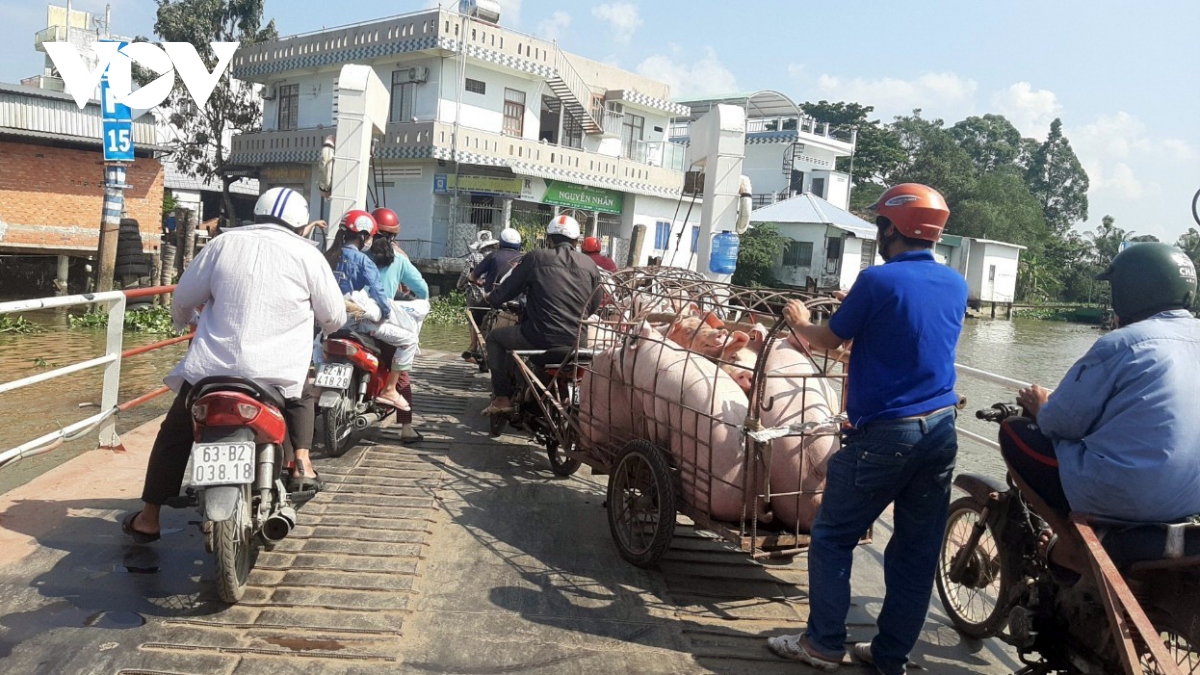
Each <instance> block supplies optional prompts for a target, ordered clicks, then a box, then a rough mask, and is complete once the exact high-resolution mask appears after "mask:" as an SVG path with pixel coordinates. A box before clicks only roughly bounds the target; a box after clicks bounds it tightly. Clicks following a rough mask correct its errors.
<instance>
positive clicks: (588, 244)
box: [583, 237, 600, 253]
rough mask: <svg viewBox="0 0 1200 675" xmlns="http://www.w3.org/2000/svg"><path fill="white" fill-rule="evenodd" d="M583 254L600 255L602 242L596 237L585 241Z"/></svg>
mask: <svg viewBox="0 0 1200 675" xmlns="http://www.w3.org/2000/svg"><path fill="white" fill-rule="evenodd" d="M583 252H584V253H599V252H600V240H599V239H597V238H595V237H588V238H587V239H584V240H583Z"/></svg>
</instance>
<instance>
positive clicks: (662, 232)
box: [654, 220, 671, 251]
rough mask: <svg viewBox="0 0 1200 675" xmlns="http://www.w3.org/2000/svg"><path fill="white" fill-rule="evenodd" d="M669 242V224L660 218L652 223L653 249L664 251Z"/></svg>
mask: <svg viewBox="0 0 1200 675" xmlns="http://www.w3.org/2000/svg"><path fill="white" fill-rule="evenodd" d="M670 243H671V224H670V223H668V222H667V221H665V220H660V221H658V222H657V223H655V224H654V250H655V251H665V250H667V246H669V245H670Z"/></svg>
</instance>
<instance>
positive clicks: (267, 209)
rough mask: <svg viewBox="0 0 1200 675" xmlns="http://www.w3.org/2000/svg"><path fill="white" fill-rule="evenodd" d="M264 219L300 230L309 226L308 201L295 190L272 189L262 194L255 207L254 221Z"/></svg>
mask: <svg viewBox="0 0 1200 675" xmlns="http://www.w3.org/2000/svg"><path fill="white" fill-rule="evenodd" d="M264 217H265V218H267V219H268V220H270V221H271V222H276V223H279V224H280V225H287V226H289V227H293V228H296V229H300V228H302V227H304V226H305V225H307V224H308V200H306V199H305V198H304V197H301V196H300V193H299V192H296V191H295V190H291V189H288V188H284V187H277V188H271V189H270V190H267V191H266V192H264V193H262V196H260V197H259V198H258V203H256V204H255V205H254V219H255V220H261V219H263V218H264Z"/></svg>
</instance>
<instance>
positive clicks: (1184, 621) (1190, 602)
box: [1140, 590, 1200, 675]
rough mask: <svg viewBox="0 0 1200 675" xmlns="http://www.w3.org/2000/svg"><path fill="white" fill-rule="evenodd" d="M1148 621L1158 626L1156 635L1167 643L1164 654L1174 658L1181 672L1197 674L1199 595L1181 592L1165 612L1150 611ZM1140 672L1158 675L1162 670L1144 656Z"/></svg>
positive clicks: (1199, 670) (1199, 660)
mask: <svg viewBox="0 0 1200 675" xmlns="http://www.w3.org/2000/svg"><path fill="white" fill-rule="evenodd" d="M1150 620H1151V622H1152V623H1153V624H1154V627H1155V628H1157V629H1158V633H1159V637H1161V638H1162V640H1163V643H1165V644H1166V646H1167V653H1169V654H1170V655H1171V656H1172V657H1174V660H1175V664H1174V665H1176V666H1178V667H1179V670H1180V672H1182V673H1184V675H1196V674H1200V598H1197V597H1194V595H1190V594H1187V593H1184V592H1182V590H1181V594H1180V596H1179V597H1178V598H1177V600H1176V602H1175V603H1174V606H1173V607H1171V608H1170V610H1169V611H1168V612H1161V611H1153V612H1151V615H1150ZM1140 665H1141V667H1142V672H1143V673H1145V675H1159V674H1160V673H1162V672H1163V671H1162V670H1161V669H1159V668H1158V667H1157V666H1156V665H1154V664H1153V663H1152V662H1151V660H1150V658H1149V656H1146V655H1143V656H1142V661H1141V664H1140Z"/></svg>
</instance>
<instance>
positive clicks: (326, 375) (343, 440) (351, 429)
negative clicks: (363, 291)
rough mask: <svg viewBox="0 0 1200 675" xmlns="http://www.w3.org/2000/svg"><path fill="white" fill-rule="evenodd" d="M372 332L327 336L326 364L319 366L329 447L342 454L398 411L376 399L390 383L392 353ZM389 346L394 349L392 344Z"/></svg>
mask: <svg viewBox="0 0 1200 675" xmlns="http://www.w3.org/2000/svg"><path fill="white" fill-rule="evenodd" d="M385 346H386V345H381V344H380V343H379V342H377V341H376V340H375V338H373V337H371V336H369V335H363V334H361V333H357V332H354V331H350V330H340V331H338V332H336V333H334V334H332V335H330V336H329V337H328V338H326V340H325V342H324V344H323V346H322V349H323V352H324V354H325V363H322V364H319V365H318V366H317V374H316V382H315V385H316V387H317V388H318V389H322V390H323V391H322V392H321V397H320V399H319V400H318V402H317V409H318V410H320V411H321V418H322V421H323V422H324V425H323V426H324V427H325V429H324V434H325V449H326V451H327V452H328V453H329V454H330V455H332V456H334V457H340V456H342V455H344V454H346V451H347V450H349V449H350V448H351V447H353V445H354V443H353V442H352V440H353V437H354V435H355V434H356V433H361V432H362V431H364V430H365V429H367V428H368V427H370V426H371V425H372V424H375V423H376V422H379V421H381V420H384V419H386V418H387V417H388V416H389V415H391V414H393V413H394V412H396V409H395V408H393V407H391V406H386V405H381V404H379V403H376V402H375V397H376V396H378V395H379V394H380V393H381V392H382V391H383V390H384V387H385V386H386V385H387V377H388V373H389V372H390V370H391V367H390V366H391V355H390V354H385V353H384V347H385ZM388 349H391V348H390V347H389V348H388Z"/></svg>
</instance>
